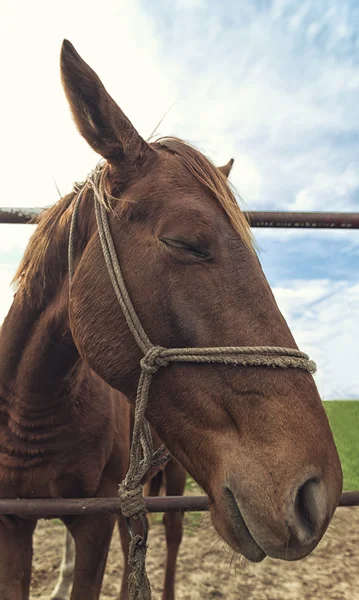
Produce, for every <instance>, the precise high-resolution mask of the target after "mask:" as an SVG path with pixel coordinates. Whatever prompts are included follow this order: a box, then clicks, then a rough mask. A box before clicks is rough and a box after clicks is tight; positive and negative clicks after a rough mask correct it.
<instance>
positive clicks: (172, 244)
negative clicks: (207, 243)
mask: <svg viewBox="0 0 359 600" xmlns="http://www.w3.org/2000/svg"><path fill="white" fill-rule="evenodd" d="M161 242H162V243H163V244H165V246H168V247H169V248H175V249H177V250H182V251H184V252H188V253H189V254H192V256H195V257H196V258H200V259H202V260H206V259H207V260H208V259H209V258H211V253H210V252H209V250H207V249H205V248H201V247H200V246H197V245H194V244H189V243H188V242H183V241H181V240H174V239H170V238H162V239H161Z"/></svg>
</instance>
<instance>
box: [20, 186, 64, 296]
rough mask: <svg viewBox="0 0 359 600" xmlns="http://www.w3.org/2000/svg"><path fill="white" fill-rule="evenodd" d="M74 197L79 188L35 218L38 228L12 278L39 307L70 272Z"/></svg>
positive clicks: (22, 292) (23, 292) (23, 293)
mask: <svg viewBox="0 0 359 600" xmlns="http://www.w3.org/2000/svg"><path fill="white" fill-rule="evenodd" d="M74 197H75V192H72V193H70V194H68V195H66V196H64V197H63V198H61V199H60V200H59V201H58V202H56V203H55V204H54V205H53V206H51V207H50V208H47V209H45V210H44V211H42V212H41V213H40V214H39V216H38V217H37V218H36V219H35V220H34V221H33V222H34V223H35V224H37V228H36V230H35V231H34V233H33V234H32V236H31V238H30V241H29V243H28V245H27V247H26V250H25V253H24V255H23V257H22V259H21V262H20V264H19V267H18V269H17V271H16V273H15V275H14V278H13V281H12V283H13V284H15V285H17V287H18V293H20V294H21V295H25V296H31V299H32V301H33V302H34V303H35V304H36V305H37V306H38V307H40V306H41V305H42V303H43V301H44V299H47V300H48V299H49V293H50V294H51V292H52V294H51V295H53V293H55V292H56V287H57V285H58V281H59V279H60V278H61V277H63V276H65V274H66V272H67V252H65V253H64V247H67V243H68V233H69V231H68V230H69V227H68V225H69V222H70V219H71V213H72V201H73V199H74ZM49 265H51V267H50V268H49ZM50 290H51V291H50Z"/></svg>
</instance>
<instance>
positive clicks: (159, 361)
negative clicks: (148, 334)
mask: <svg viewBox="0 0 359 600" xmlns="http://www.w3.org/2000/svg"><path fill="white" fill-rule="evenodd" d="M164 350H166V348H163V347H162V346H151V348H149V349H148V350H147V352H146V354H145V356H144V357H143V358H142V359H141V361H140V365H141V369H142V371H144V372H145V373H149V374H150V375H154V373H156V372H157V371H158V370H159V369H160V368H161V367H167V365H168V362H169V361H168V360H166V359H165V358H163V357H161V354H162V352H163V351H164Z"/></svg>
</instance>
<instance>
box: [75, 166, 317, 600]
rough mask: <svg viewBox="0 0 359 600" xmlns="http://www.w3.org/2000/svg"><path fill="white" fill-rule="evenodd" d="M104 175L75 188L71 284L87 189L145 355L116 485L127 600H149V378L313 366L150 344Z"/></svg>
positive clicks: (264, 353)
mask: <svg viewBox="0 0 359 600" xmlns="http://www.w3.org/2000/svg"><path fill="white" fill-rule="evenodd" d="M105 174H106V169H104V167H103V165H99V166H98V167H97V168H96V169H95V170H94V171H93V172H92V173H91V174H90V175H89V176H88V178H87V180H86V182H85V183H84V185H83V186H82V187H81V188H80V189H78V190H77V191H78V197H77V199H76V202H75V206H74V210H73V214H72V220H71V226H70V234H69V252H68V262H69V280H70V287H71V280H72V277H73V272H74V240H75V229H76V216H77V212H78V207H79V203H80V200H81V197H82V194H83V192H84V190H85V189H86V188H91V189H92V191H93V194H94V203H95V213H96V221H97V228H98V234H99V238H100V242H101V247H102V252H103V255H104V259H105V263H106V267H107V271H108V274H109V277H110V279H111V283H112V286H113V289H114V291H115V294H116V297H117V299H118V302H119V304H120V306H121V309H122V312H123V314H124V316H125V319H126V322H127V325H128V327H129V329H130V331H131V333H132V335H133V337H134V338H135V340H136V342H137V344H138V346H139V348H140V350H141V351H142V353H143V355H144V356H143V358H142V359H141V361H140V367H141V374H140V379H139V383H138V388H137V395H136V401H135V418H134V426H133V436H132V443H131V450H130V464H129V468H128V471H127V474H126V476H125V478H124V480H123V481H122V483H121V484H120V486H119V496H120V499H121V511H122V514H123V516H124V517H125V518H126V520H127V523H128V527H129V531H130V537H131V541H130V551H129V565H130V567H131V568H132V572H131V575H130V578H129V584H128V586H129V597H130V600H149V599H150V598H151V588H150V583H149V581H148V577H147V574H146V566H145V560H146V548H147V543H146V542H147V540H146V538H147V533H146V531H144V535H143V536H141V535H134V534H133V532H132V529H131V526H130V519H132V518H137V519H140V520H141V522H142V523H143V524H144V523H145V514H146V506H145V502H144V498H143V488H142V485H141V480H142V478H143V477H144V475H145V474H146V472H147V471H148V469H149V468H150V467H151V466H157V465H160V464H162V463H163V462H166V461H167V460H168V459H169V455H168V454H167V453H166V452H165V450H166V449H165V447H164V446H161V448H159V449H158V450H157V451H156V452H154V448H153V443H152V435H151V429H150V425H149V423H148V421H147V419H146V415H145V413H146V407H147V403H148V398H149V392H150V387H151V382H152V377H153V375H154V374H155V373H156V372H157V371H158V370H159V369H161V368H164V367H167V366H168V365H169V364H171V363H200V364H223V365H232V366H254V367H255V366H266V367H274V368H282V369H286V368H292V369H293V368H294V369H303V370H305V371H309V373H314V372H315V371H316V365H315V363H314V362H313V361H311V360H309V357H308V355H307V354H305V353H304V352H301V351H300V350H295V349H293V348H280V347H276V346H225V347H218V348H163V347H161V346H154V345H153V344H152V343H151V341H150V339H149V338H148V336H147V334H146V332H145V331H144V329H143V327H142V325H141V322H140V320H139V318H138V316H137V313H136V311H135V309H134V306H133V304H132V302H131V298H130V297H129V295H128V292H127V288H126V284H125V281H124V278H123V275H122V272H121V267H120V264H119V261H118V257H117V253H116V249H115V246H114V243H113V239H112V235H111V230H110V226H109V222H108V216H107V213H108V209H107V204H106V199H107V193H106V189H105V182H104V175H105Z"/></svg>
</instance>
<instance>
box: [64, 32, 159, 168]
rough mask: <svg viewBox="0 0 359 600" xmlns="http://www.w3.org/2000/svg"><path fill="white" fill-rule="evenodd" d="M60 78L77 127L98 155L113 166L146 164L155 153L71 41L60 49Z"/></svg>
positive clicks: (66, 41)
mask: <svg viewBox="0 0 359 600" xmlns="http://www.w3.org/2000/svg"><path fill="white" fill-rule="evenodd" d="M61 78H62V84H63V86H64V90H65V93H66V96H67V99H68V101H69V104H70V108H71V111H72V114H73V117H74V120H75V123H76V125H77V128H78V129H79V131H80V133H81V135H83V137H84V138H85V140H86V141H87V142H88V143H89V144H90V146H91V147H92V148H93V149H94V150H95V151H96V152H98V153H99V154H101V156H103V157H104V158H106V159H107V160H108V161H109V162H110V163H113V164H118V163H119V162H122V161H124V160H125V161H126V163H129V164H131V165H138V166H141V165H142V164H143V163H144V162H146V160H147V158H148V157H149V156H150V155H151V154H152V153H153V152H154V151H153V150H152V149H151V148H150V146H149V145H148V144H147V143H146V142H145V141H144V140H143V139H142V138H141V136H140V135H139V134H138V133H137V131H136V129H135V128H134V127H133V125H132V123H131V122H130V121H129V119H128V118H127V117H126V115H125V114H124V113H123V112H122V110H121V109H120V107H119V106H118V105H117V104H116V102H115V101H114V100H113V99H112V98H111V96H110V94H109V93H108V92H107V91H106V89H105V87H104V85H103V84H102V82H101V81H100V79H99V77H98V76H97V75H96V73H95V71H93V70H92V69H91V67H89V65H88V64H87V63H85V61H84V60H83V59H82V58H81V56H80V55H79V54H78V53H77V52H76V50H75V48H74V47H73V45H72V44H71V43H70V42H69V41H68V40H64V41H63V43H62V48H61Z"/></svg>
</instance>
